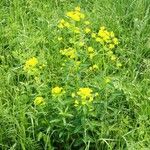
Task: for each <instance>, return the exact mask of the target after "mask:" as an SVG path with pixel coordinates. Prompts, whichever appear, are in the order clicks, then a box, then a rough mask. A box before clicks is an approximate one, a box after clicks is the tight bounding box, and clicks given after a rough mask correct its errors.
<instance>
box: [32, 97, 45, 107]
mask: <svg viewBox="0 0 150 150" xmlns="http://www.w3.org/2000/svg"><path fill="white" fill-rule="evenodd" d="M34 105H36V106H38V105H45V100H44V98H43V97H40V96H38V97H36V98H35V100H34Z"/></svg>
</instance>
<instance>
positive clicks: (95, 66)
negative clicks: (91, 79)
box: [89, 64, 99, 71]
mask: <svg viewBox="0 0 150 150" xmlns="http://www.w3.org/2000/svg"><path fill="white" fill-rule="evenodd" d="M89 69H90V70H91V71H96V70H98V69H99V67H98V65H96V64H95V65H93V66H92V67H90V68H89Z"/></svg>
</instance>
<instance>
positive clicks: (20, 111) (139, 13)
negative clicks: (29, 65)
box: [0, 0, 150, 150]
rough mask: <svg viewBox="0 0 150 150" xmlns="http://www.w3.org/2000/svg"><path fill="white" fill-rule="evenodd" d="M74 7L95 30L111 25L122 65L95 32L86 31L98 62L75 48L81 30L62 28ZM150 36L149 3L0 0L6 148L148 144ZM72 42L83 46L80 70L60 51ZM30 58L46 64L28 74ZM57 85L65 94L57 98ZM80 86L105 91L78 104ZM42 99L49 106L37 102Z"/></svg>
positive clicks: (0, 103) (2, 144) (0, 109)
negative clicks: (93, 37)
mask: <svg viewBox="0 0 150 150" xmlns="http://www.w3.org/2000/svg"><path fill="white" fill-rule="evenodd" d="M76 6H80V7H81V10H82V12H83V13H84V14H85V15H86V16H87V18H88V20H89V21H90V22H91V28H92V30H94V31H95V32H97V31H98V30H99V27H100V26H106V27H107V30H108V31H113V32H114V33H115V35H116V36H117V38H118V39H119V45H118V46H117V47H116V48H115V49H114V54H115V55H116V56H117V57H118V58H119V61H120V62H121V63H122V66H121V67H120V68H117V67H116V66H115V63H114V62H112V61H111V60H110V59H108V57H107V53H106V51H105V48H104V47H102V46H101V45H100V44H97V43H96V42H95V41H94V40H89V39H90V37H89V35H87V36H84V38H85V41H86V44H87V45H89V46H92V47H94V49H95V50H96V51H97V55H96V56H95V57H94V58H93V59H92V60H89V58H88V54H87V53H85V52H84V51H82V50H81V49H82V48H79V47H78V46H77V44H78V40H79V37H78V35H76V34H73V33H72V32H70V31H68V30H66V29H65V30H64V29H62V31H61V30H60V29H59V28H58V27H57V25H58V22H59V20H61V19H62V18H65V14H66V12H68V11H71V10H73V9H74V8H75V7H76ZM81 26H82V25H81V24H79V27H81ZM82 28H83V29H84V27H83V26H82ZM149 33H150V1H149V0H116V1H113V0H84V1H80V0H51V1H47V0H43V1H35V0H26V1H24V0H11V1H9V0H7V1H6V0H1V2H0V53H1V54H0V78H1V80H0V98H1V100H0V149H2V150H7V149H9V150H20V149H22V150H35V149H38V150H43V149H45V150H47V149H48V150H53V149H58V150H69V149H80V150H113V149H118V150H148V149H150V142H149V141H150V120H149V118H150V77H149V74H150V37H149ZM59 37H63V42H62V41H59V40H58V38H59ZM70 38H72V39H71V40H73V42H72V43H69V42H70ZM74 40H75V41H77V43H75V44H74ZM72 45H74V48H76V49H79V54H78V55H79V60H80V61H81V65H80V67H77V65H75V66H74V63H76V61H77V60H76V61H74V60H73V61H72V60H70V59H67V58H66V57H65V56H62V55H61V54H60V49H63V48H64V47H65V48H68V47H70V46H72ZM83 49H84V48H83ZM32 57H35V58H37V59H38V65H39V66H42V65H43V64H45V65H46V66H45V67H43V69H41V68H38V69H37V70H36V71H35V72H34V71H33V72H32V71H31V72H27V71H25V70H24V69H23V68H24V66H25V63H26V62H27V60H29V59H30V58H32ZM94 64H97V65H98V67H99V69H98V70H96V71H91V72H90V71H89V70H88V67H89V66H91V65H94ZM107 78H109V80H110V81H109V82H108V83H107V82H105V81H106V79H107ZM55 86H59V87H63V90H65V93H64V94H62V95H59V96H55V94H54V95H53V94H52V93H51V90H52V88H54V87H55ZM82 87H88V88H90V89H92V90H93V95H94V94H95V93H98V94H99V96H98V97H95V96H93V95H92V96H91V97H93V98H94V100H93V102H92V103H90V104H86V105H79V106H77V107H75V106H74V100H75V98H76V99H77V100H79V99H80V100H81V101H82V98H80V96H79V95H78V94H77V92H78V90H79V88H82ZM72 93H75V98H74V97H71V94H72ZM39 96H40V97H42V98H43V99H44V101H45V105H37V106H36V105H35V104H34V100H35V98H36V97H39Z"/></svg>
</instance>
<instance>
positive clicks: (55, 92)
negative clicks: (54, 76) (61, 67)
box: [51, 86, 63, 96]
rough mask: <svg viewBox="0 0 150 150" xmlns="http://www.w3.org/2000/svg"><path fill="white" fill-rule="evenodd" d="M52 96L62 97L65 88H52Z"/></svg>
mask: <svg viewBox="0 0 150 150" xmlns="http://www.w3.org/2000/svg"><path fill="white" fill-rule="evenodd" d="M51 92H52V95H54V96H56V95H60V94H62V93H63V88H62V87H59V86H56V87H54V88H52V91H51Z"/></svg>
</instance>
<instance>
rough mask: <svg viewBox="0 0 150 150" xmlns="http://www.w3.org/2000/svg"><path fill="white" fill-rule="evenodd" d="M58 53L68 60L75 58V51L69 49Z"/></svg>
mask: <svg viewBox="0 0 150 150" xmlns="http://www.w3.org/2000/svg"><path fill="white" fill-rule="evenodd" d="M60 53H61V54H62V55H64V56H66V57H68V58H70V59H75V58H76V57H77V56H76V50H75V49H73V48H71V47H69V48H67V49H63V50H60Z"/></svg>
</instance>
